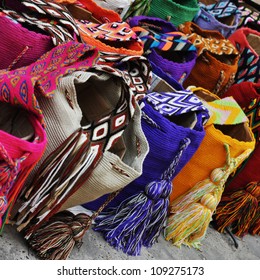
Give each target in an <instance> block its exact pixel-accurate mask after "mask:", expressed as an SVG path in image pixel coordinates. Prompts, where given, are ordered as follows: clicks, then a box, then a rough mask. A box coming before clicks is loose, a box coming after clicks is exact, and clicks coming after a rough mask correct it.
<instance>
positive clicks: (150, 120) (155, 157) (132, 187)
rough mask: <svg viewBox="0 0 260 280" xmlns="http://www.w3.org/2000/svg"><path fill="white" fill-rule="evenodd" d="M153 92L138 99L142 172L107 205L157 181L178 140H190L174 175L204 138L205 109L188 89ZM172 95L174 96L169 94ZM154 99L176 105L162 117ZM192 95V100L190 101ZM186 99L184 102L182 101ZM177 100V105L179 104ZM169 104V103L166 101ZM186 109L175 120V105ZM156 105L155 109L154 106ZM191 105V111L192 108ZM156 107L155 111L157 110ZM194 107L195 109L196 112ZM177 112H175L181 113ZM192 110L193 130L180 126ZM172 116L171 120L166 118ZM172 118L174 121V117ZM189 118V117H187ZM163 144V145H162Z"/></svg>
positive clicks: (116, 203) (95, 205) (91, 206)
mask: <svg viewBox="0 0 260 280" xmlns="http://www.w3.org/2000/svg"><path fill="white" fill-rule="evenodd" d="M153 95H155V96H154V97H153V98H152V96H151V97H150V98H152V99H153V101H152V100H151V101H149V94H148V95H147V98H145V99H143V100H142V101H141V102H142V103H141V108H142V112H143V114H142V121H141V123H142V129H143V131H144V134H145V136H146V138H147V141H148V143H149V153H148V155H147V157H146V158H145V160H144V165H143V173H142V175H141V176H140V177H139V178H137V179H136V180H135V181H133V182H132V183H131V184H129V185H127V186H126V187H125V188H124V189H123V190H122V191H121V192H120V194H119V195H117V196H116V197H115V198H114V200H113V201H111V203H110V204H109V206H108V207H110V206H111V207H117V206H119V205H120V203H121V202H122V201H124V200H125V199H127V198H129V197H131V196H132V195H136V194H138V193H141V192H143V191H144V189H145V187H146V185H147V184H149V183H150V182H153V181H155V180H159V178H160V177H161V175H162V174H163V173H164V171H165V170H167V168H168V167H169V166H170V164H171V163H172V160H173V158H174V156H175V155H176V153H178V150H179V143H180V142H181V141H182V140H183V139H184V138H189V139H190V145H189V146H188V147H187V148H186V150H185V152H184V153H183V154H182V157H181V158H180V161H179V163H178V165H177V166H176V168H175V173H174V175H173V176H175V175H176V174H178V172H179V171H180V170H181V169H182V168H183V166H184V165H185V164H186V163H187V162H188V161H189V159H190V158H191V157H192V155H193V154H194V152H195V151H196V150H197V148H198V147H199V145H200V143H201V141H202V139H203V137H204V129H203V120H204V118H202V116H204V114H205V113H207V111H206V110H205V109H204V107H203V106H202V104H201V103H200V102H199V101H198V99H196V98H195V97H194V96H193V95H191V93H190V92H187V91H183V92H176V93H174V92H173V93H169V96H171V97H169V96H167V93H166V94H165V95H164V93H161V94H160V93H154V94H153ZM173 96H175V97H173ZM154 98H158V100H160V99H161V100H164V101H165V102H166V101H170V100H172V102H173V103H174V104H175V105H176V107H175V108H174V106H173V105H172V106H171V109H172V110H169V111H168V113H166V114H165V116H163V115H162V114H161V113H160V112H161V109H162V108H161V109H160V106H159V107H158V108H157V107H156V105H154V103H155V101H154ZM193 98H195V99H194V103H193V101H192V100H193ZM189 99H190V101H192V103H193V105H191V103H190V101H189ZM185 101H186V102H185ZM180 103H181V105H180ZM168 104H170V102H169V103H168ZM179 106H180V107H182V109H183V108H186V109H187V110H186V112H184V111H185V110H184V111H182V109H181V111H182V112H183V114H180V115H179V117H180V118H182V120H181V119H179V121H178V120H177V119H178V116H177V115H178V109H177V108H178V107H179ZM155 107H156V109H155ZM192 108H194V111H193V110H192ZM157 110H158V111H157ZM165 110H166V111H167V106H165ZM196 110H197V111H196ZM181 111H179V113H181ZM192 111H193V112H194V114H195V115H196V117H197V122H196V124H195V126H194V127H193V129H191V128H189V127H188V125H187V124H186V126H185V125H184V119H186V118H185V115H186V113H188V112H189V113H191V112H192ZM175 114H176V116H175ZM167 116H168V117H169V116H171V117H169V118H173V119H172V120H171V121H170V120H169V119H168V117H167ZM174 116H175V118H176V120H175V118H174ZM188 120H189V118H188ZM175 121H176V123H175ZM162 143H163V145H162ZM104 200H105V197H102V198H100V199H98V200H96V201H93V202H90V203H87V204H85V205H84V207H86V208H88V209H92V210H94V209H97V208H98V207H99V205H100V204H102V202H104Z"/></svg>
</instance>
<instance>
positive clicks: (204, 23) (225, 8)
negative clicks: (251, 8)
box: [193, 0, 241, 38]
mask: <svg viewBox="0 0 260 280" xmlns="http://www.w3.org/2000/svg"><path fill="white" fill-rule="evenodd" d="M199 6H200V11H199V12H198V14H197V15H196V16H195V18H194V19H193V22H194V23H196V24H197V25H198V26H199V27H200V28H202V29H206V30H216V31H218V32H220V33H221V34H222V35H223V36H224V37H225V38H228V37H229V36H230V35H231V34H232V33H233V32H234V31H235V30H236V29H237V27H238V24H239V21H240V18H241V12H240V10H238V7H237V6H236V5H235V4H234V3H232V2H231V1H229V0H220V1H218V2H217V3H215V4H211V5H204V4H202V3H199ZM228 19H232V22H231V23H230V24H228V23H225V22H226V21H227V20H228Z"/></svg>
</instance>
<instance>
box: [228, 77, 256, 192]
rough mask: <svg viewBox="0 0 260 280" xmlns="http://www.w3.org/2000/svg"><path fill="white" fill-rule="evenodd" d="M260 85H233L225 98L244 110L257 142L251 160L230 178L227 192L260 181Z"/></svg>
mask: <svg viewBox="0 0 260 280" xmlns="http://www.w3.org/2000/svg"><path fill="white" fill-rule="evenodd" d="M259 90H260V84H254V83H251V82H242V83H240V84H235V85H233V86H232V87H231V88H230V89H229V90H228V91H227V92H226V93H225V94H224V96H225V97H226V96H232V97H233V98H234V99H235V100H236V101H237V103H238V104H239V105H240V107H241V108H243V111H244V112H245V114H246V115H247V117H248V119H249V126H250V127H251V129H252V132H253V134H254V137H255V140H256V147H255V150H254V151H253V153H252V154H251V156H250V157H249V159H248V160H247V161H246V162H245V164H243V166H242V167H241V168H239V169H238V170H237V172H236V173H235V174H234V175H233V176H232V177H231V178H230V180H229V182H228V184H227V186H226V191H227V192H229V191H234V190H237V189H241V188H243V187H244V186H246V185H247V184H248V183H249V182H253V181H260V174H259V172H256V171H255V167H256V166H257V164H258V162H259V160H260V147H259V141H260V117H259V116H260V94H259V93H260V91H259Z"/></svg>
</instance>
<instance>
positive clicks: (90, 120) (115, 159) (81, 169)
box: [13, 65, 148, 259]
mask: <svg viewBox="0 0 260 280" xmlns="http://www.w3.org/2000/svg"><path fill="white" fill-rule="evenodd" d="M94 68H95V69H94ZM94 68H92V69H91V71H86V72H82V71H81V72H80V71H76V72H74V73H72V74H71V75H67V76H66V77H64V78H63V79H61V80H60V82H59V86H58V90H57V91H56V92H55V94H54V96H53V97H52V98H51V99H46V97H45V96H43V97H41V98H39V103H40V105H41V107H42V109H43V113H44V114H45V116H46V117H45V119H46V127H47V129H46V130H47V137H48V139H49V143H50V144H49V145H48V147H47V151H46V152H47V153H45V156H44V161H43V162H42V163H41V165H40V166H39V167H38V169H37V170H36V173H35V176H34V178H32V180H31V182H30V184H28V186H27V188H26V190H25V191H24V193H23V195H22V196H20V207H19V208H18V211H17V212H16V213H14V214H13V216H14V218H13V220H14V221H15V222H16V224H17V225H18V230H19V231H21V230H23V231H24V233H25V238H26V239H27V240H28V242H29V244H30V245H31V246H32V248H33V249H34V250H36V252H37V254H38V255H39V256H40V257H41V258H55V259H56V258H57V259H60V258H62V259H63V258H66V257H67V256H68V251H67V249H65V247H66V248H67V246H68V247H69V249H68V250H69V251H71V250H72V249H73V247H74V243H73V244H72V243H71V242H68V243H66V242H65V241H64V244H63V246H56V247H55V244H54V243H50V242H52V241H53V239H52V238H54V239H55V238H61V239H62V238H63V233H64V232H63V231H62V230H58V229H57V228H56V224H57V221H59V222H60V223H64V219H63V220H61V221H60V220H59V217H61V216H62V217H63V218H64V217H65V216H67V217H68V218H69V217H70V215H71V214H69V213H68V212H66V213H67V214H64V213H61V214H60V213H57V212H59V211H61V210H64V209H67V208H68V207H71V206H76V205H79V204H80V203H85V202H88V201H91V200H93V199H96V198H98V197H99V196H102V195H104V194H106V193H109V192H112V191H116V190H117V189H121V188H123V187H124V186H125V185H126V184H128V183H130V182H131V181H133V180H134V179H135V178H137V177H138V176H140V175H141V173H142V162H143V160H144V157H145V156H146V154H147V151H148V144H147V141H146V139H145V136H144V134H143V132H142V130H141V128H140V109H139V107H138V105H137V104H136V101H135V99H134V92H133V91H132V90H131V87H129V86H128V84H127V82H128V81H126V80H125V76H124V72H122V71H120V70H118V69H113V68H111V67H109V66H102V65H96V66H95V67H94ZM104 89H106V91H104ZM53 115H55V116H56V117H55V119H53ZM66 116H67V117H66ZM138 118H139V121H138ZM96 168H97V170H95V169H96ZM93 170H95V172H94V173H93V174H92V171H93ZM101 174H102V176H107V177H106V178H110V179H113V180H112V181H113V184H112V185H109V184H108V182H107V181H103V183H102V182H101V181H100V177H98V176H100V175H101ZM56 213H57V214H56ZM82 217H84V221H86V223H87V224H88V225H90V224H91V220H92V219H93V218H94V216H93V217H92V218H91V217H89V216H86V215H84V214H82ZM54 220H55V222H54V224H53V221H54ZM63 225H64V224H63ZM64 226H65V227H66V226H68V225H64ZM87 229H88V227H84V230H83V231H82V235H81V237H83V235H84V233H85V232H86V230H87ZM46 230H49V231H48V232H49V233H50V235H48V238H47V240H46V238H44V236H45V237H46ZM52 231H53V232H55V234H56V235H55V236H56V237H53V236H52V235H51V233H52ZM42 232H45V233H44V236H42V235H41V233H42ZM69 232H70V234H69V235H66V236H67V237H68V239H66V240H67V241H69V240H70V239H73V238H74V237H73V236H74V234H73V232H72V231H69ZM83 232H84V233H83ZM41 236H42V238H41ZM51 244H53V246H54V247H53V246H51ZM43 248H44V249H43ZM46 251H47V253H46Z"/></svg>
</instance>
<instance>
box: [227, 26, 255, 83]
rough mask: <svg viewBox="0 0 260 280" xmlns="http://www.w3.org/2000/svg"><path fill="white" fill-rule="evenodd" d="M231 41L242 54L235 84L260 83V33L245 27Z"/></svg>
mask: <svg viewBox="0 0 260 280" xmlns="http://www.w3.org/2000/svg"><path fill="white" fill-rule="evenodd" d="M229 40H230V41H231V43H232V44H233V45H234V46H235V47H236V48H237V50H238V51H239V53H240V58H239V61H238V69H237V73H236V76H235V83H241V82H243V81H249V82H253V83H259V82H260V58H259V57H260V56H259V55H260V32H258V31H256V30H253V29H250V28H247V27H244V28H240V29H238V30H237V31H236V32H235V33H233V34H232V35H231V36H230V37H229Z"/></svg>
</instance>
